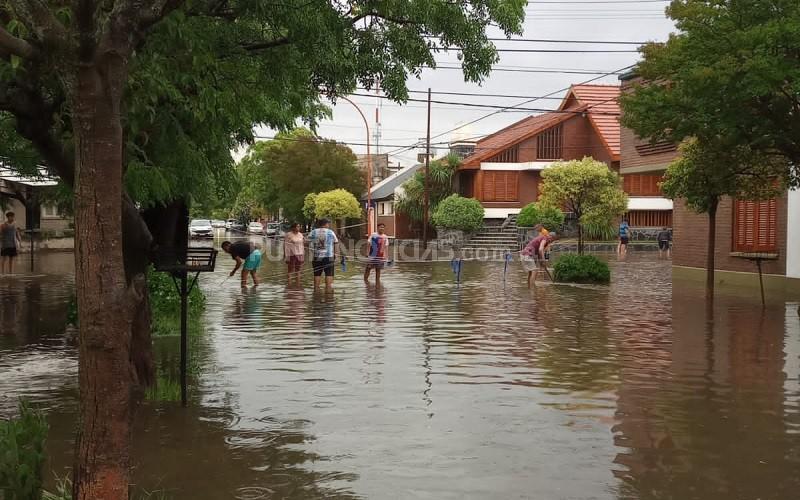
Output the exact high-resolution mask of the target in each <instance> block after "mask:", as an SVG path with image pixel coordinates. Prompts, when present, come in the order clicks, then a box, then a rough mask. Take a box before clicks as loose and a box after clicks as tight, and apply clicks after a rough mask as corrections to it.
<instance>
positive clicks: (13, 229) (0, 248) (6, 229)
mask: <svg viewBox="0 0 800 500" xmlns="http://www.w3.org/2000/svg"><path fill="white" fill-rule="evenodd" d="M15 218H16V216H15V214H14V212H6V221H5V222H4V223H3V224H2V225H0V259H2V262H0V272H2V273H3V274H14V260H15V259H16V258H17V252H18V251H19V247H20V246H21V245H22V244H21V234H22V231H21V230H20V229H19V228H18V227H17V225H16V224H15V223H14V220H15Z"/></svg>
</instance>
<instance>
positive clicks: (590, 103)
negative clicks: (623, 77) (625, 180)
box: [558, 84, 620, 160]
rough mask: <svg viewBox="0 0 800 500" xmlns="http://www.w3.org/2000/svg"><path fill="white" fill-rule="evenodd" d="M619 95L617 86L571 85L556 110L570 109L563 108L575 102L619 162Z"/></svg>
mask: <svg viewBox="0 0 800 500" xmlns="http://www.w3.org/2000/svg"><path fill="white" fill-rule="evenodd" d="M619 95H620V87H619V85H598V84H582V85H573V86H572V87H571V88H570V89H569V92H567V95H566V97H565V98H564V101H562V103H561V107H559V108H558V109H559V110H563V109H571V108H572V106H569V107H568V108H565V107H564V106H566V105H567V103H570V102H571V101H572V102H575V101H577V104H578V106H580V107H581V108H584V110H585V111H586V112H587V115H588V116H589V121H590V122H591V123H592V126H593V127H594V129H595V131H597V134H598V135H599V136H600V138H601V139H603V143H604V144H605V146H606V149H608V151H609V153H611V156H612V158H614V159H615V160H619V152H620V139H619V134H620V127H619ZM571 98H572V99H571Z"/></svg>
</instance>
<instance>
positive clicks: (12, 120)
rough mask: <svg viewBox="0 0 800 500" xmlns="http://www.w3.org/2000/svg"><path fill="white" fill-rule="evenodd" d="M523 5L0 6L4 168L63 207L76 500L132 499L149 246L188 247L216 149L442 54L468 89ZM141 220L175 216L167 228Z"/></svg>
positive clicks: (226, 153)
mask: <svg viewBox="0 0 800 500" xmlns="http://www.w3.org/2000/svg"><path fill="white" fill-rule="evenodd" d="M524 6H525V1H524V0H468V1H465V2H451V1H449V0H429V1H426V2H418V1H415V0H398V1H393V2H372V1H367V0H356V1H353V2H349V5H348V7H347V8H342V7H341V6H340V5H339V4H338V3H335V2H333V3H329V2H324V3H317V2H308V1H307V0H285V1H282V2H279V3H271V4H265V3H263V2H233V3H230V2H218V1H206V0H199V1H193V2H189V3H184V2H182V1H180V0H166V1H156V0H137V1H133V0H108V1H104V2H99V1H97V0H77V1H76V2H73V3H63V2H55V3H48V2H41V1H40V0H10V1H9V2H8V3H7V4H6V5H5V6H3V7H1V8H0V9H2V12H3V16H2V21H1V24H2V26H0V35H1V36H0V49H2V53H3V57H2V58H0V67H2V71H0V112H3V113H5V116H4V117H3V120H2V121H0V129H3V128H4V127H5V130H4V131H2V132H0V134H2V133H5V132H8V131H9V130H10V131H11V132H12V133H13V134H14V135H15V140H12V141H9V143H8V144H5V143H4V144H3V145H2V146H1V147H2V148H3V149H5V150H6V151H4V152H12V153H17V154H16V155H15V156H14V157H11V160H12V161H13V162H14V164H15V165H20V166H25V165H30V164H31V163H33V164H36V163H39V162H40V161H43V162H44V163H46V165H47V167H48V168H49V169H51V170H52V171H53V172H54V173H55V174H56V175H58V176H59V177H60V178H61V180H62V181H63V182H64V183H65V184H67V185H69V186H71V187H72V188H73V192H74V196H75V199H74V207H75V223H76V247H77V248H76V252H75V255H76V259H75V264H76V266H75V267H76V273H75V276H76V288H77V297H78V311H79V317H80V320H79V324H80V326H79V339H80V342H79V345H80V355H79V386H80V400H81V404H80V412H79V419H78V420H79V422H80V430H79V433H78V438H77V439H76V453H75V457H76V460H75V466H74V468H73V474H74V482H73V488H74V489H73V499H74V500H86V499H99V498H102V499H105V500H117V499H126V498H128V492H129V484H128V483H129V477H130V430H131V426H130V421H131V416H132V412H133V408H134V398H133V395H134V391H133V389H134V388H135V387H136V386H137V385H138V384H139V383H142V382H146V379H147V377H148V369H147V366H142V365H140V364H139V363H137V358H136V353H137V352H141V351H144V350H149V349H150V341H149V336H148V335H149V321H150V318H149V310H148V306H147V300H146V296H147V294H146V293H145V290H146V286H145V283H144V281H145V270H146V268H147V265H148V263H149V262H148V260H149V258H148V256H149V255H150V253H151V249H152V245H153V244H154V243H156V244H162V243H164V244H179V243H181V241H183V242H185V238H186V231H185V226H186V215H187V211H186V206H185V201H186V200H187V199H188V197H189V196H192V195H197V194H198V191H201V190H202V189H203V188H204V186H206V185H207V184H206V181H207V180H209V179H213V180H214V181H215V183H216V185H217V186H219V185H222V184H224V183H225V181H226V180H227V179H230V178H231V172H230V167H231V166H232V161H231V156H230V150H231V149H233V148H234V147H235V146H236V145H238V144H241V143H242V142H246V141H249V140H252V128H253V126H254V125H256V124H267V125H270V126H272V127H274V128H278V129H288V128H290V127H291V126H293V124H294V122H295V120H296V119H297V118H304V119H306V120H308V121H311V122H313V121H314V120H316V119H318V118H319V117H320V116H322V114H323V113H324V110H323V108H322V106H320V95H321V94H322V93H325V94H328V95H330V96H332V97H334V98H335V96H336V95H339V94H340V93H346V92H352V91H353V90H355V88H356V87H357V85H362V86H366V87H371V86H372V85H373V84H374V83H375V81H376V79H378V78H380V80H381V87H382V89H383V90H384V91H385V92H386V94H387V95H388V96H389V97H390V98H393V99H397V100H403V99H405V98H406V97H407V95H408V92H407V89H406V79H407V77H408V76H409V74H418V72H419V70H420V68H422V67H426V66H431V67H435V66H436V62H435V60H434V56H433V54H434V52H436V51H437V49H439V48H441V47H443V46H457V47H460V48H461V49H462V54H461V55H462V59H461V60H462V63H463V66H464V74H465V77H466V78H467V79H468V80H471V81H478V80H480V79H481V78H482V77H484V76H485V75H487V74H488V73H489V71H490V69H491V65H492V64H493V63H494V62H496V60H497V52H496V50H495V49H494V47H493V45H492V43H491V42H490V41H489V40H488V38H487V35H486V28H487V27H488V26H489V25H492V26H493V27H495V28H499V29H500V30H501V31H503V32H504V33H505V34H507V35H511V34H518V33H519V32H520V30H521V22H522V19H523V17H524V13H523V10H524ZM0 142H4V141H0ZM23 151H33V152H34V153H35V154H34V155H33V160H30V159H26V158H24V155H23V154H22V153H21V152H23ZM9 157H10V156H9ZM310 191H313V190H310ZM310 191H309V192H310ZM301 200H302V198H301ZM300 203H302V201H301V202H300ZM139 207H148V208H152V209H156V208H158V207H174V208H175V209H174V210H171V211H170V212H169V217H165V216H164V214H163V213H158V212H157V211H156V212H154V213H151V214H149V215H148V214H147V213H145V214H140V212H139V210H138V208H139ZM298 210H299V209H298ZM144 364H145V365H146V363H144ZM150 371H152V370H150ZM151 375H152V374H150V376H151Z"/></svg>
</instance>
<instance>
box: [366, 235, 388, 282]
mask: <svg viewBox="0 0 800 500" xmlns="http://www.w3.org/2000/svg"><path fill="white" fill-rule="evenodd" d="M387 260H389V237H388V236H387V235H386V225H385V224H378V232H377V233H373V234H372V235H371V236H370V237H369V260H367V267H366V269H364V282H369V274H370V272H371V271H372V270H373V269H374V270H375V284H376V285H380V284H381V269H383V268H384V266H385V265H386V261H387Z"/></svg>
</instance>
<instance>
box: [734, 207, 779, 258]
mask: <svg viewBox="0 0 800 500" xmlns="http://www.w3.org/2000/svg"><path fill="white" fill-rule="evenodd" d="M777 205H778V202H777V201H776V200H775V199H771V200H765V201H747V200H736V201H735V202H734V212H733V214H734V216H733V251H734V252H776V251H777V250H778V244H777V211H778V207H777Z"/></svg>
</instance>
